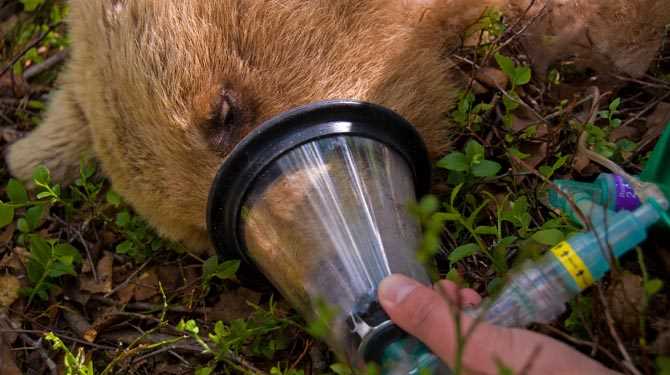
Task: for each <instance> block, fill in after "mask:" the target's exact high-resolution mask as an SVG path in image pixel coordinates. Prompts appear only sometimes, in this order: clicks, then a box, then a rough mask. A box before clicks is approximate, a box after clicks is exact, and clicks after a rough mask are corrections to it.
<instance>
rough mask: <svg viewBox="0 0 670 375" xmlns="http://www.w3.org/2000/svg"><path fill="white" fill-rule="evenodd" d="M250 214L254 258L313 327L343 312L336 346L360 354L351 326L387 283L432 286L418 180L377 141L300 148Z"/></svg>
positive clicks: (261, 181) (246, 219)
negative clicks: (415, 205)
mask: <svg viewBox="0 0 670 375" xmlns="http://www.w3.org/2000/svg"><path fill="white" fill-rule="evenodd" d="M253 186H254V187H253V188H252V190H251V192H250V193H249V195H248V196H247V198H246V201H245V204H244V205H243V208H242V215H241V216H242V225H241V228H242V230H241V233H242V235H243V236H244V241H245V245H246V248H247V254H248V256H249V257H250V258H252V259H253V261H254V262H255V263H256V265H257V266H258V267H259V268H260V269H261V271H262V272H263V273H264V274H265V275H266V276H267V277H268V278H269V279H270V280H271V281H272V283H273V284H274V285H275V286H276V287H277V289H279V291H280V292H281V293H282V295H283V296H284V297H286V298H287V299H288V300H289V301H290V302H291V303H292V304H293V306H294V307H296V308H298V309H299V310H301V312H302V313H303V314H304V315H305V316H306V317H307V318H308V319H310V318H315V317H317V316H318V315H319V314H322V317H323V312H324V311H326V310H331V311H335V312H336V313H335V318H334V320H333V321H331V330H332V332H331V337H330V341H331V344H333V345H335V347H337V348H340V349H342V350H343V351H344V352H345V353H344V354H346V355H347V356H350V355H351V354H352V353H351V351H352V348H351V347H350V346H351V343H350V342H349V340H348V339H347V337H348V336H349V333H350V331H351V329H350V328H348V326H347V324H345V321H346V320H347V318H351V317H352V316H353V315H357V314H360V313H361V312H360V311H359V309H361V308H362V306H363V305H365V304H366V303H369V302H370V301H372V300H374V299H376V291H377V286H378V285H379V283H380V282H381V281H382V279H384V277H386V276H388V275H390V274H391V273H402V274H405V275H407V276H410V277H412V278H415V279H417V280H420V281H422V282H424V283H428V282H429V278H428V275H427V273H426V271H425V269H424V267H423V266H422V265H421V264H420V263H419V262H418V260H417V257H416V250H417V248H418V245H419V241H420V228H419V225H418V223H417V220H416V219H415V218H414V217H413V216H412V215H411V214H410V213H409V210H408V204H409V203H410V202H413V201H415V190H414V185H413V178H412V173H411V170H410V168H409V166H408V164H407V162H406V161H405V160H404V159H403V158H402V157H401V156H400V155H399V154H397V153H396V152H395V151H393V150H391V149H389V148H388V147H386V146H385V145H383V144H382V143H379V142H376V141H374V140H371V139H367V138H362V137H352V136H332V137H328V138H323V139H319V140H315V141H312V142H310V143H307V144H304V145H302V146H300V147H298V148H295V149H293V150H291V151H290V152H288V153H287V154H284V155H283V156H282V157H280V158H279V159H278V160H276V161H275V162H273V164H272V165H270V167H268V168H267V169H266V170H265V171H264V173H262V174H261V175H260V176H259V177H258V178H257V180H256V181H254V184H253Z"/></svg>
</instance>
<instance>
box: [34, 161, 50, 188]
mask: <svg viewBox="0 0 670 375" xmlns="http://www.w3.org/2000/svg"><path fill="white" fill-rule="evenodd" d="M33 181H35V183H37V184H42V185H46V184H48V183H49V182H50V181H51V176H50V175H49V170H48V169H47V167H45V166H43V165H40V166H39V167H37V168H35V170H34V171H33Z"/></svg>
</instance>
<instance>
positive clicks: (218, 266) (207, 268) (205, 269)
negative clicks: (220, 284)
mask: <svg viewBox="0 0 670 375" xmlns="http://www.w3.org/2000/svg"><path fill="white" fill-rule="evenodd" d="M239 268H240V261H239V260H227V261H223V262H221V263H219V257H218V256H216V255H215V256H213V257H209V258H208V259H207V260H206V261H205V263H203V265H202V283H203V287H204V288H205V289H208V288H209V284H210V283H211V281H212V279H214V278H217V279H219V280H228V279H232V278H233V277H235V274H236V273H237V270H238V269H239Z"/></svg>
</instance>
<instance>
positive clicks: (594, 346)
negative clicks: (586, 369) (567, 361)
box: [541, 324, 621, 365]
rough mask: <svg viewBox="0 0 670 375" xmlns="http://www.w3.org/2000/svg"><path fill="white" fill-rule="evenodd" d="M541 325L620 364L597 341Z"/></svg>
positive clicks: (547, 325) (617, 359)
mask: <svg viewBox="0 0 670 375" xmlns="http://www.w3.org/2000/svg"><path fill="white" fill-rule="evenodd" d="M541 326H542V328H544V329H546V330H548V331H551V333H552V334H555V335H557V336H561V338H562V339H564V340H567V341H570V342H571V343H573V344H575V345H581V346H588V347H590V348H591V349H592V350H593V351H594V353H595V352H601V353H603V354H604V355H606V356H607V358H609V359H610V360H611V361H612V362H613V363H617V364H619V365H621V364H620V363H619V362H621V361H620V360H619V358H617V357H615V356H614V354H612V352H610V351H609V350H607V349H606V348H604V347H602V346H600V345H598V343H596V342H593V341H586V340H581V339H578V338H576V337H573V336H571V335H568V334H567V333H565V332H563V331H561V330H560V329H557V328H556V327H553V326H551V325H549V324H542V325H541Z"/></svg>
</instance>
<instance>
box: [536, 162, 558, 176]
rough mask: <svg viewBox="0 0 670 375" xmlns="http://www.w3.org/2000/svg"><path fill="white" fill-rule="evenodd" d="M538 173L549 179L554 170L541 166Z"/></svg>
mask: <svg viewBox="0 0 670 375" xmlns="http://www.w3.org/2000/svg"><path fill="white" fill-rule="evenodd" d="M538 171H540V173H541V174H542V175H543V176H544V177H547V178H549V177H551V176H552V175H553V174H554V168H552V167H550V166H548V165H541V166H540V168H538Z"/></svg>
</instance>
